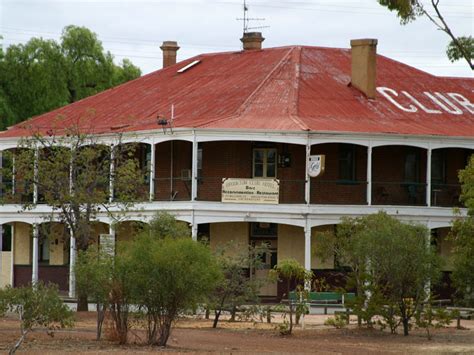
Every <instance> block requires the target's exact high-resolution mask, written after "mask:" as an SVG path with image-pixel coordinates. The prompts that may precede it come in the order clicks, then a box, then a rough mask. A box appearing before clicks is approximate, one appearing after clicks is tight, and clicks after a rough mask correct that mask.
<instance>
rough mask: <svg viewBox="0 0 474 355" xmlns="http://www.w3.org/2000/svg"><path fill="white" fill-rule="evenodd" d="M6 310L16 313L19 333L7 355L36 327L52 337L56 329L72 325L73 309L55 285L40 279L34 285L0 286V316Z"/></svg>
mask: <svg viewBox="0 0 474 355" xmlns="http://www.w3.org/2000/svg"><path fill="white" fill-rule="evenodd" d="M7 312H11V313H15V314H16V315H18V317H19V319H20V332H21V335H20V338H19V339H18V340H17V342H16V343H15V344H14V345H13V346H12V347H11V348H10V354H14V353H15V352H16V351H17V350H18V348H19V347H20V346H21V344H22V343H23V341H24V340H25V338H26V335H27V334H28V333H29V332H31V331H32V330H33V329H34V328H36V327H38V328H46V332H47V333H48V335H51V336H52V335H53V334H54V331H55V330H56V329H59V328H65V327H71V326H72V325H73V312H72V311H71V310H70V309H69V308H68V307H67V306H66V305H65V304H64V303H63V302H62V300H61V299H60V298H59V294H58V289H57V287H56V286H55V285H54V286H53V285H51V286H50V285H48V286H45V285H44V284H43V283H41V282H39V283H37V284H35V285H34V286H32V285H29V286H25V287H19V288H12V287H10V286H7V287H6V288H5V289H0V316H3V315H5V313H7Z"/></svg>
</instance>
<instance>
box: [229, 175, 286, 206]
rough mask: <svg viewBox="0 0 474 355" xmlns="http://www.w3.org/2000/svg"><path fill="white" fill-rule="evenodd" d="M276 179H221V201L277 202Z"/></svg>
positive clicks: (277, 187) (277, 188) (278, 186)
mask: <svg viewBox="0 0 474 355" xmlns="http://www.w3.org/2000/svg"><path fill="white" fill-rule="evenodd" d="M279 196H280V182H279V181H278V180H277V179H226V178H224V179H222V202H231V203H256V204H278V201H279Z"/></svg>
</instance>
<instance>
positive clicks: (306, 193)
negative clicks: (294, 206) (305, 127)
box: [304, 136, 311, 206]
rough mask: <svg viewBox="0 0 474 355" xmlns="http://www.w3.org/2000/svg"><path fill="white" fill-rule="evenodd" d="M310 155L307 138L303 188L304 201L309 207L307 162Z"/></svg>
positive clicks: (309, 184) (309, 188) (309, 187)
mask: <svg viewBox="0 0 474 355" xmlns="http://www.w3.org/2000/svg"><path fill="white" fill-rule="evenodd" d="M310 155H311V144H310V142H309V136H308V141H307V143H306V163H305V166H306V169H305V186H304V187H305V188H304V199H305V202H306V205H308V206H309V204H310V202H311V201H310V199H311V177H310V176H309V172H308V162H309V156H310Z"/></svg>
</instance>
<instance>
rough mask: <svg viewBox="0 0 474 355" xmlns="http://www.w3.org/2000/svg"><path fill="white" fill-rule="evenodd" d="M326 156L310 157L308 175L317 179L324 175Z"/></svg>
mask: <svg viewBox="0 0 474 355" xmlns="http://www.w3.org/2000/svg"><path fill="white" fill-rule="evenodd" d="M325 158H326V156H325V155H310V156H309V158H308V165H307V166H308V175H309V176H310V177H317V176H319V175H322V174H324V164H325Z"/></svg>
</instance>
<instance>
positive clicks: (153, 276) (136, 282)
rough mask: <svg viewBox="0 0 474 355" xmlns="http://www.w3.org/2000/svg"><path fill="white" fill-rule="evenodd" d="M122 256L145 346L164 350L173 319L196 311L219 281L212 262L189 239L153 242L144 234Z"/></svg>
mask: <svg viewBox="0 0 474 355" xmlns="http://www.w3.org/2000/svg"><path fill="white" fill-rule="evenodd" d="M125 254H126V256H125V258H124V260H128V262H129V268H130V270H133V284H132V287H133V290H132V294H133V298H134V300H135V302H136V304H137V305H138V306H139V309H140V311H141V312H142V314H143V316H144V318H145V320H146V323H147V340H148V343H149V344H152V345H159V346H165V345H166V343H167V341H168V338H169V336H170V332H171V325H172V323H173V322H174V321H175V320H176V319H177V317H178V316H179V315H180V314H182V313H184V312H187V311H189V310H192V309H196V307H197V304H198V303H201V302H204V301H205V299H206V296H207V295H208V294H209V293H210V292H211V291H212V290H213V289H214V288H215V286H216V284H217V283H218V282H219V281H220V280H221V279H222V273H221V271H220V269H219V266H218V265H217V262H216V259H215V258H214V257H213V255H212V254H211V252H210V250H209V249H208V248H207V247H206V246H204V245H202V244H200V243H196V242H194V241H192V240H191V239H187V238H170V237H168V238H154V237H153V235H150V234H148V233H145V234H143V235H141V236H140V237H139V238H138V239H137V240H135V241H134V242H133V243H131V244H130V245H129V246H128V251H127V252H126V253H125Z"/></svg>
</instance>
